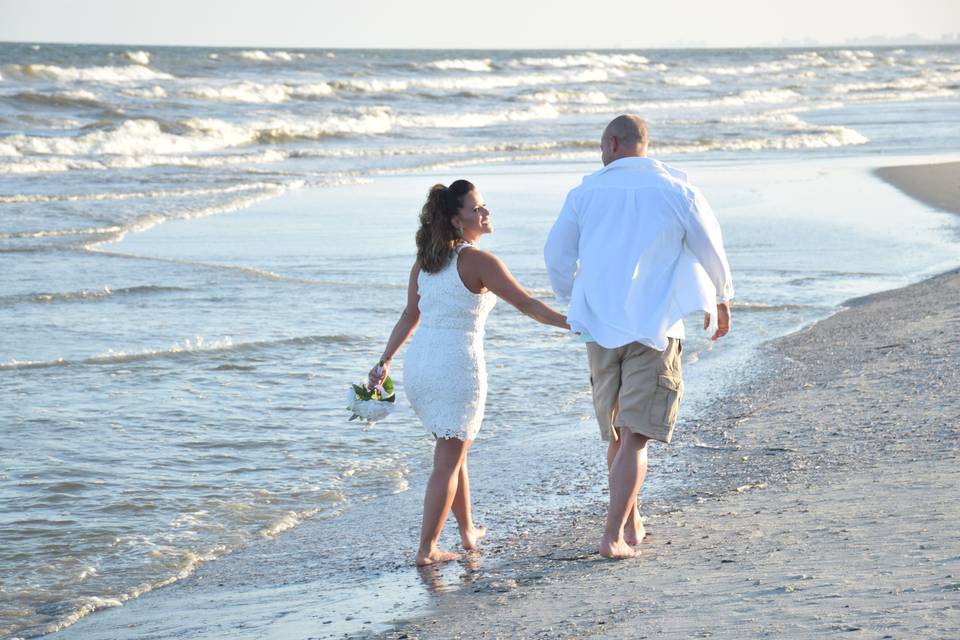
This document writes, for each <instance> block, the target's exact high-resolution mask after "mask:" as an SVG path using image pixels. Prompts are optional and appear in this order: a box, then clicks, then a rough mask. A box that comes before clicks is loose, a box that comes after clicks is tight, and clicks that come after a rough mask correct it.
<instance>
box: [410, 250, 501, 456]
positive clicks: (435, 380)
mask: <svg viewBox="0 0 960 640" xmlns="http://www.w3.org/2000/svg"><path fill="white" fill-rule="evenodd" d="M464 246H468V245H466V244H461V245H460V246H458V247H457V248H456V253H454V255H453V259H452V260H451V261H450V263H449V264H448V265H447V266H445V267H444V268H443V269H441V270H440V271H438V272H436V273H426V272H425V271H421V272H420V275H419V276H418V278H417V287H418V289H419V292H420V326H419V327H417V330H416V332H415V333H414V334H413V338H412V340H411V341H410V345H409V346H408V347H407V352H406V355H405V356H404V361H403V388H404V391H405V393H406V396H407V399H408V400H409V401H410V404H411V406H413V410H414V411H415V412H416V413H417V416H418V417H419V418H420V421H421V422H422V423H423V426H424V427H426V428H427V430H428V431H430V433H432V434H433V435H434V436H435V437H437V438H459V439H460V440H473V439H474V438H476V437H477V432H478V431H480V423H481V422H482V421H483V410H484V404H485V403H486V400H487V366H486V363H485V362H484V359H483V333H484V324H485V323H486V321H487V315H488V314H489V313H490V310H491V309H492V308H493V305H494V304H495V303H496V301H497V298H496V296H495V295H493V294H492V293H490V292H489V291H485V292H484V293H480V294H477V293H473V292H472V291H470V290H469V289H467V288H466V287H465V286H464V285H463V281H462V280H460V274H459V272H458V271H457V258H458V256H459V255H460V251H461V249H463V247H464Z"/></svg>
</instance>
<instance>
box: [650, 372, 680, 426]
mask: <svg viewBox="0 0 960 640" xmlns="http://www.w3.org/2000/svg"><path fill="white" fill-rule="evenodd" d="M682 397H683V379H682V378H681V377H680V376H671V375H659V376H657V389H656V391H654V393H653V406H652V407H651V408H650V422H651V424H654V425H657V426H661V427H666V428H667V429H672V428H673V426H674V425H675V424H676V422H677V413H679V411H680V398H682Z"/></svg>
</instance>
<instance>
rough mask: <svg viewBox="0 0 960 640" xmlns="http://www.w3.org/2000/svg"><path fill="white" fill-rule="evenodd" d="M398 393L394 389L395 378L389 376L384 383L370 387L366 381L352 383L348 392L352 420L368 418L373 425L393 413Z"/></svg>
mask: <svg viewBox="0 0 960 640" xmlns="http://www.w3.org/2000/svg"><path fill="white" fill-rule="evenodd" d="M396 401H397V394H396V393H394V390H393V380H391V379H390V376H387V377H386V379H385V380H384V381H383V384H380V385H377V386H375V387H370V386H368V385H367V384H366V383H361V384H352V385H350V390H349V391H348V392H347V410H349V411H350V412H351V415H350V420H366V422H367V424H368V425H370V426H373V425H374V424H375V423H376V422H377V421H378V420H383V419H384V418H386V417H387V416H388V415H390V414H391V413H393V410H394V409H395V408H396V406H397V404H396Z"/></svg>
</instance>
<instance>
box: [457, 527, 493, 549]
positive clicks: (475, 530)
mask: <svg viewBox="0 0 960 640" xmlns="http://www.w3.org/2000/svg"><path fill="white" fill-rule="evenodd" d="M485 535H487V528H486V527H472V528H470V529H468V530H467V531H461V532H460V542H461V544H463V548H464V549H466V550H467V551H473V550H474V549H476V548H477V545H479V543H480V540H481V539H482V538H483V537H484V536H485Z"/></svg>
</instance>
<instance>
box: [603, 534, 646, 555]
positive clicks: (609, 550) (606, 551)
mask: <svg viewBox="0 0 960 640" xmlns="http://www.w3.org/2000/svg"><path fill="white" fill-rule="evenodd" d="M599 550H600V555H602V556H603V557H604V558H610V559H611V560H628V559H630V558H636V557H637V556H639V555H640V552H639V551H637V550H636V549H632V548H631V547H630V545H628V544H627V543H626V541H624V540H623V539H622V538H621V539H620V540H609V539H608V538H607V536H603V538H602V539H601V540H600V549H599Z"/></svg>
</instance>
